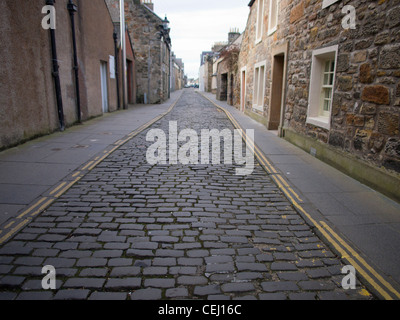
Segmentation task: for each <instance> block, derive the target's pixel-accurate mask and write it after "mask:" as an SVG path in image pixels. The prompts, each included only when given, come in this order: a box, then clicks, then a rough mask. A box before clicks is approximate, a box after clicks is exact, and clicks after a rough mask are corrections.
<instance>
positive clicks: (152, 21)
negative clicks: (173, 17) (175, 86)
mask: <svg viewBox="0 0 400 320" xmlns="http://www.w3.org/2000/svg"><path fill="white" fill-rule="evenodd" d="M125 5H126V9H125V19H126V26H127V29H128V31H129V35H130V37H131V39H132V42H133V49H134V51H135V58H136V82H137V101H138V102H139V103H149V104H157V103H162V102H164V101H166V100H167V99H168V98H169V97H170V70H171V66H170V63H171V59H170V56H171V39H170V36H169V28H168V25H167V22H168V20H167V18H165V19H164V20H163V19H161V18H160V17H159V16H157V15H156V14H155V13H154V11H153V9H154V4H153V3H151V2H150V1H146V2H143V3H142V1H140V0H126V1H125Z"/></svg>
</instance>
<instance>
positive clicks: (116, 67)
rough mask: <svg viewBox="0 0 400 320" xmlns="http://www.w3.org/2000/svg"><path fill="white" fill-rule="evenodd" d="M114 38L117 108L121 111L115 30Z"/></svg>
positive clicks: (115, 32)
mask: <svg viewBox="0 0 400 320" xmlns="http://www.w3.org/2000/svg"><path fill="white" fill-rule="evenodd" d="M113 38H114V49H115V77H116V80H117V106H118V110H120V109H121V99H120V96H119V70H118V68H119V66H118V56H119V52H118V33H117V31H115V30H114V34H113Z"/></svg>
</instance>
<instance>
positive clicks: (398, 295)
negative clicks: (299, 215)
mask: <svg viewBox="0 0 400 320" xmlns="http://www.w3.org/2000/svg"><path fill="white" fill-rule="evenodd" d="M321 224H322V226H323V227H324V228H325V229H327V230H328V231H329V232H330V233H331V234H332V235H333V236H334V237H335V238H336V239H337V240H338V241H339V243H340V244H341V245H342V246H343V247H344V248H346V249H347V250H348V251H349V252H350V253H351V254H352V256H353V257H355V258H357V259H358V260H359V261H360V263H362V264H363V265H365V266H366V267H367V270H368V271H369V272H371V274H372V275H373V276H375V277H376V278H377V279H378V280H379V281H380V282H381V283H382V284H383V285H384V286H385V287H386V288H387V289H389V291H391V292H392V293H393V294H395V295H396V297H398V298H399V299H400V293H399V292H398V291H397V290H396V289H394V288H393V286H392V285H391V284H390V283H389V282H387V281H386V280H385V279H384V278H382V276H381V275H380V274H379V273H378V272H376V271H375V270H374V269H373V268H372V267H371V266H370V265H369V264H368V263H367V262H366V261H365V260H364V259H363V258H362V257H361V256H360V255H359V254H358V253H357V252H355V251H354V249H353V248H352V247H350V246H349V245H348V244H347V243H346V242H344V240H343V239H342V238H340V236H339V235H338V234H336V233H335V232H334V231H333V230H332V228H330V227H329V226H328V224H326V223H325V222H323V221H321Z"/></svg>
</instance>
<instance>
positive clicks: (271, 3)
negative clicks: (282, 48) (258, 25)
mask: <svg viewBox="0 0 400 320" xmlns="http://www.w3.org/2000/svg"><path fill="white" fill-rule="evenodd" d="M274 1H276V2H275V6H276V7H275V9H276V10H275V25H274V26H271V21H272V19H271V16H272V6H273V3H274ZM278 17H279V0H269V15H268V35H269V36H270V35H271V34H273V33H274V32H275V31H276V30H277V29H278Z"/></svg>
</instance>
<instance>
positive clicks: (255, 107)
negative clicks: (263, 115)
mask: <svg viewBox="0 0 400 320" xmlns="http://www.w3.org/2000/svg"><path fill="white" fill-rule="evenodd" d="M253 110H256V111H259V112H264V108H263V106H257V105H253Z"/></svg>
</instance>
